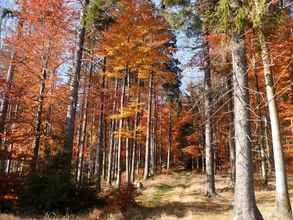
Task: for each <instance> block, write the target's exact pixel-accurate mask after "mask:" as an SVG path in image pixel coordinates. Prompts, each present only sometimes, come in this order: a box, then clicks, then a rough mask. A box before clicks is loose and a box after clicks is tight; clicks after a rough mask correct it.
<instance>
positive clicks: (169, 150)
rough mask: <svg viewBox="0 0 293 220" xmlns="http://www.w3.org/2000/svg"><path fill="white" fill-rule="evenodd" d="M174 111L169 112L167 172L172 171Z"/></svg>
mask: <svg viewBox="0 0 293 220" xmlns="http://www.w3.org/2000/svg"><path fill="white" fill-rule="evenodd" d="M172 139H173V137H172V110H171V109H170V111H169V122H168V151H167V170H169V169H170V162H171V153H172V152H171V151H172Z"/></svg>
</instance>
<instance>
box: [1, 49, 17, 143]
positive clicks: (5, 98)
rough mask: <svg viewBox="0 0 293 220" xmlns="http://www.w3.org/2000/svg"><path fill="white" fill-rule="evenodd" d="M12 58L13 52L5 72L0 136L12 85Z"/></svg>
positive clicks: (3, 126) (3, 128) (3, 127)
mask: <svg viewBox="0 0 293 220" xmlns="http://www.w3.org/2000/svg"><path fill="white" fill-rule="evenodd" d="M14 57H15V52H12V54H11V58H10V62H9V67H8V70H7V75H6V79H5V86H4V95H3V99H2V103H1V106H0V113H1V116H0V134H3V133H4V130H5V123H6V118H7V112H8V106H9V93H10V90H11V85H12V80H13V72H14V71H13V69H14V64H13V62H14ZM0 144H1V145H2V144H3V143H2V140H1V139H0Z"/></svg>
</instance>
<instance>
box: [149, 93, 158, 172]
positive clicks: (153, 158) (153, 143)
mask: <svg viewBox="0 0 293 220" xmlns="http://www.w3.org/2000/svg"><path fill="white" fill-rule="evenodd" d="M153 91H154V92H153V98H152V99H153V104H152V106H153V111H152V116H151V138H150V139H151V154H150V155H151V161H150V162H151V163H150V176H153V175H155V171H156V148H157V146H156V142H157V140H156V130H157V122H156V120H157V118H156V111H157V102H156V99H157V98H156V90H155V88H153Z"/></svg>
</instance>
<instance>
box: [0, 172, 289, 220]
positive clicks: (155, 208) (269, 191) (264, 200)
mask: <svg viewBox="0 0 293 220" xmlns="http://www.w3.org/2000/svg"><path fill="white" fill-rule="evenodd" d="M288 179H289V189H290V198H291V203H292V202H293V176H292V175H290V176H289V177H288ZM229 184H230V179H229V177H228V176H223V175H217V176H216V188H217V193H218V195H217V196H216V197H214V198H208V197H207V196H206V195H205V193H206V178H205V176H203V175H201V174H197V173H193V172H187V171H180V172H172V173H171V174H168V175H166V174H163V175H159V176H156V177H155V178H153V179H150V180H147V181H145V182H144V183H143V185H144V189H143V190H142V193H141V194H140V195H139V196H138V197H137V198H136V201H137V203H138V206H137V207H134V208H130V209H128V210H126V211H125V212H123V213H121V212H118V214H117V213H116V214H111V215H108V217H107V218H106V219H107V220H177V219H182V220H192V219H200V220H229V219H231V216H232V201H233V192H232V190H231V187H230V186H229ZM256 185H257V184H256ZM274 196H275V194H274V184H273V179H272V180H271V181H270V183H269V186H268V187H267V188H265V189H264V188H263V187H256V199H257V205H258V207H259V209H260V211H261V213H262V214H263V216H264V219H265V220H273V219H274V218H273V217H272V216H273V212H274ZM95 213H98V214H100V213H101V212H100V210H94V211H93V212H92V213H90V214H88V215H82V216H66V217H59V218H49V217H45V218H42V219H44V220H49V219H50V220H52V219H54V220H57V219H58V220H82V219H89V220H96V219H98V218H95V217H94V216H95ZM19 219H22V218H19V217H15V216H12V215H0V220H19ZM29 219H32V218H29Z"/></svg>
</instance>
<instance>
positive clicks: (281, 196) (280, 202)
mask: <svg viewBox="0 0 293 220" xmlns="http://www.w3.org/2000/svg"><path fill="white" fill-rule="evenodd" d="M259 42H260V46H261V55H262V62H263V68H264V75H265V84H266V95H267V101H268V107H269V115H270V121H271V129H272V141H273V152H274V163H275V174H276V206H277V207H276V208H277V211H276V215H277V217H279V218H280V219H282V220H283V219H284V220H286V219H293V217H292V210H291V204H290V199H289V194H288V184H287V176H286V169H285V163H284V155H283V149H282V143H281V134H280V125H279V116H278V109H277V103H276V100H275V91H274V83H273V77H272V73H271V70H270V60H269V52H268V49H267V45H266V42H265V37H264V34H263V32H262V31H260V32H259Z"/></svg>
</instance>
